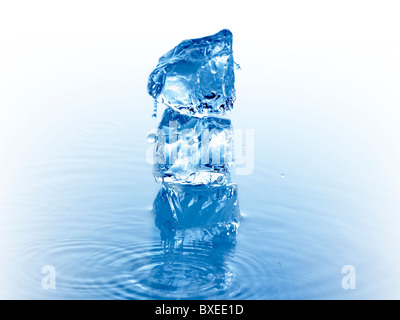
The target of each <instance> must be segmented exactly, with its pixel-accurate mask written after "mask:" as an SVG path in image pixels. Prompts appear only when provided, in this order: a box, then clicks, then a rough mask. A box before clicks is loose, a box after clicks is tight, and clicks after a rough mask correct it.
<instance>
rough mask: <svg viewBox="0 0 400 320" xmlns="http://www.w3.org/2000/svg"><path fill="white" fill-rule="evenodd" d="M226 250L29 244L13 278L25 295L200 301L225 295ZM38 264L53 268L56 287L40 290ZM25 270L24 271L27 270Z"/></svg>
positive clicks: (228, 282) (228, 275)
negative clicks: (27, 264) (24, 262)
mask: <svg viewBox="0 0 400 320" xmlns="http://www.w3.org/2000/svg"><path fill="white" fill-rule="evenodd" d="M229 256H230V249H228V250H226V249H222V250H221V248H219V247H213V245H212V244H211V243H210V244H200V245H185V246H180V247H176V248H172V249H168V248H166V247H165V246H163V245H162V244H161V243H160V242H158V241H157V242H156V241H154V242H147V243H127V242H126V243H121V242H107V241H91V240H90V239H84V238H75V239H74V238H70V239H63V240H60V241H57V242H51V243H50V244H46V243H45V242H44V243H40V244H39V243H38V244H37V245H31V251H30V254H29V255H27V256H26V259H27V261H31V263H32V261H35V264H34V265H35V266H36V267H34V268H29V269H26V268H23V269H21V270H20V274H19V275H18V277H19V278H20V279H22V281H23V282H24V283H25V285H26V286H25V289H26V288H27V285H28V287H29V289H30V290H27V291H25V292H26V295H28V296H31V295H32V293H33V294H35V296H38V295H39V296H40V297H43V298H47V297H49V295H50V294H53V295H55V296H53V297H57V296H59V297H62V298H67V299H74V298H79V299H82V298H86V299H195V298H197V299H204V298H210V297H212V298H224V297H226V296H227V295H228V292H230V291H231V286H232V284H233V281H234V278H235V277H234V274H233V272H232V271H231V270H230V269H229V267H228V265H227V263H226V258H229ZM43 265H53V266H54V267H55V268H56V270H57V290H55V292H54V293H51V292H48V291H45V290H43V289H42V288H41V277H42V275H41V274H40V273H38V272H37V271H38V270H40V269H41V267H42V266H43ZM27 271H28V272H27Z"/></svg>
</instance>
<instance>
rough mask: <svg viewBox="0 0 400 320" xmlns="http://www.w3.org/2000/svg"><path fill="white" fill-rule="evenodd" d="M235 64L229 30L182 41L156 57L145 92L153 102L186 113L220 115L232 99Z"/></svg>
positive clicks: (227, 107) (231, 102) (233, 99)
mask: <svg viewBox="0 0 400 320" xmlns="http://www.w3.org/2000/svg"><path fill="white" fill-rule="evenodd" d="M234 65H235V63H234V61H233V54H232V33H231V32H230V31H229V30H227V29H224V30H221V31H220V32H218V33H216V34H214V35H212V36H208V37H204V38H199V39H191V40H185V41H182V42H181V43H180V44H179V45H178V46H176V47H175V48H174V49H172V50H171V51H169V52H167V53H166V54H164V55H163V56H162V57H161V58H160V59H159V61H158V64H157V67H156V68H155V69H154V71H153V72H152V73H151V74H150V77H149V83H148V92H149V94H150V95H151V96H152V97H153V99H154V100H155V101H156V103H163V104H165V105H167V106H169V107H172V108H174V109H176V110H179V111H181V112H183V113H186V114H191V115H197V116H203V115H209V114H223V113H225V112H226V111H229V110H230V109H232V107H233V103H234V101H235V87H234V83H235V74H234Z"/></svg>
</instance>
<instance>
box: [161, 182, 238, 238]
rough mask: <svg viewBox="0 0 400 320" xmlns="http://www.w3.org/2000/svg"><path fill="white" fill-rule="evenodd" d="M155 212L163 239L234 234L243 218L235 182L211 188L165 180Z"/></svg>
mask: <svg viewBox="0 0 400 320" xmlns="http://www.w3.org/2000/svg"><path fill="white" fill-rule="evenodd" d="M153 211H154V214H155V223H156V225H157V227H158V228H159V229H160V231H161V233H162V238H168V237H173V236H176V235H179V234H180V235H182V236H188V235H191V236H192V237H195V238H201V237H203V239H204V238H205V237H211V238H212V237H214V236H218V235H221V234H228V235H234V234H235V232H236V230H237V227H238V224H239V219H240V210H239V203H238V188H237V185H236V184H228V185H225V186H218V187H209V186H193V185H179V184H167V183H164V184H162V187H161V190H160V191H159V193H158V195H157V198H156V199H155V200H154V205H153ZM183 233H184V234H183Z"/></svg>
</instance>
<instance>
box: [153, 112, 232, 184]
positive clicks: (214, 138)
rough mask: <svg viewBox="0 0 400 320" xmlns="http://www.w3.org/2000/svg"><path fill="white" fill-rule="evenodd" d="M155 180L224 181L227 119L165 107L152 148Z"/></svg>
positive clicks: (227, 160) (229, 160) (228, 137)
mask: <svg viewBox="0 0 400 320" xmlns="http://www.w3.org/2000/svg"><path fill="white" fill-rule="evenodd" d="M154 161H155V165H154V176H155V178H156V180H157V181H159V182H160V181H164V182H178V183H186V184H218V185H221V184H226V183H229V182H230V178H231V176H230V172H229V167H230V166H232V164H233V129H232V125H231V121H230V120H229V119H221V118H214V117H204V118H197V117H191V116H188V115H184V114H181V113H179V112H177V111H174V110H173V109H171V108H168V109H167V110H165V112H164V115H163V118H162V120H161V122H160V124H159V126H158V130H157V142H156V145H155V149H154Z"/></svg>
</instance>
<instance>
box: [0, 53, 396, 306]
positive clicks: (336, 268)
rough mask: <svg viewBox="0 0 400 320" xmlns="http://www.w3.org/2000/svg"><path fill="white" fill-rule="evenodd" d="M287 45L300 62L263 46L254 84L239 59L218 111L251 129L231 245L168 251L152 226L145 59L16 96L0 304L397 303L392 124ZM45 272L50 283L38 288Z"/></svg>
mask: <svg viewBox="0 0 400 320" xmlns="http://www.w3.org/2000/svg"><path fill="white" fill-rule="evenodd" d="M294 49H296V50H297V51H296V52H297V54H298V55H297V59H300V58H298V57H299V56H300V55H301V52H303V51H302V49H301V48H299V47H295V48H293V47H292V48H286V47H285V46H281V47H280V48H279V49H277V50H276V52H275V51H272V53H270V56H269V57H268V62H265V64H264V65H263V66H262V68H264V69H265V70H264V71H265V74H266V75H271V76H270V77H269V78H268V77H267V78H265V81H263V82H261V81H259V80H260V78H257V77H255V75H257V74H259V73H258V72H261V71H262V70H260V68H261V67H260V65H259V62H260V61H261V58H259V59H258V60H257V59H256V60H255V61H254V63H252V62H251V61H252V60H251V59H247V60H246V58H245V57H246V51H242V61H239V62H241V65H242V69H243V71H242V72H243V73H242V74H241V75H238V85H237V92H238V100H237V104H236V105H235V111H234V112H232V114H231V115H230V116H231V119H232V125H233V127H234V128H235V129H243V130H246V129H252V130H254V137H255V148H254V171H253V172H252V173H251V174H249V175H236V176H235V175H234V176H233V178H232V180H233V181H234V182H235V183H237V185H238V199H239V205H240V213H241V216H242V217H241V219H240V226H239V229H238V231H237V234H236V235H234V236H232V237H229V238H228V239H224V238H223V239H210V238H207V237H204V238H201V237H199V236H198V235H196V234H188V235H186V236H185V235H184V236H183V237H181V238H180V239H177V241H176V242H174V241H172V243H171V242H169V243H167V244H166V243H165V238H163V236H162V234H161V232H160V229H159V228H158V227H157V225H156V217H155V214H154V212H153V203H154V201H155V200H156V197H157V194H158V192H159V190H160V187H161V186H160V184H158V183H156V182H155V181H154V178H153V175H152V165H151V164H149V163H148V162H147V161H146V151H147V150H148V148H149V147H150V145H149V143H148V142H147V141H146V137H147V135H148V133H149V132H150V131H151V130H154V129H155V128H156V127H157V124H158V121H159V120H160V119H157V120H153V119H151V109H152V103H151V101H150V99H148V98H147V96H146V95H147V93H146V90H145V89H146V83H145V79H146V77H147V75H148V72H149V70H148V69H151V61H152V58H151V57H150V58H149V59H148V60H146V61H147V62H146V63H145V65H148V66H149V67H148V69H146V68H144V69H146V70H144V69H143V70H141V69H137V70H139V71H138V73H137V74H135V77H134V79H135V80H134V81H133V80H132V79H131V75H132V74H134V70H136V69H135V68H136V67H137V68H139V65H142V64H143V63H142V62H140V63H139V62H137V65H136V64H135V65H129V68H128V70H126V71H125V67H126V65H127V64H128V61H131V58H130V57H129V55H127V56H126V57H123V58H121V59H122V62H121V65H119V66H114V65H112V66H107V68H108V69H107V68H106V67H104V68H105V69H104V71H105V75H103V76H101V75H99V74H97V73H95V72H92V71H91V72H88V74H85V75H84V76H78V75H76V74H73V73H71V74H69V75H68V74H66V75H65V78H64V79H58V78H57V79H58V80H57V79H56V78H54V81H53V82H52V83H47V84H46V85H43V86H42V87H40V88H36V89H35V90H33V89H32V92H31V93H30V94H29V95H27V96H26V97H21V101H20V102H19V104H18V106H17V107H15V108H14V109H13V110H12V111H9V114H8V115H7V121H4V123H3V124H2V127H1V128H0V130H4V131H2V133H4V132H6V133H7V134H3V135H2V140H1V144H0V145H1V147H2V149H1V150H0V151H1V158H0V159H1V164H2V172H1V177H2V179H1V183H0V192H1V193H0V194H1V199H0V200H1V201H0V210H1V216H0V230H1V234H0V239H1V243H0V250H1V260H0V269H1V277H0V280H1V287H0V297H1V298H37V299H75V298H77V299H358V298H368V299H369V298H396V297H397V298H399V296H400V295H399V289H398V288H399V279H400V277H399V271H398V270H400V269H399V268H398V267H399V265H400V263H399V261H400V260H399V250H398V232H397V231H398V226H399V220H398V213H399V202H398V201H399V197H398V195H399V188H398V180H397V179H398V171H397V170H396V163H397V162H396V159H397V158H396V153H395V149H394V148H392V147H391V141H390V138H391V137H393V135H391V133H396V132H397V130H398V127H397V126H395V122H393V121H394V119H395V118H394V117H389V116H387V115H386V116H382V114H383V113H384V112H385V109H382V108H384V106H383V107H382V103H381V100H379V99H378V100H373V99H372V98H370V97H368V96H367V95H362V94H360V92H357V90H359V89H357V87H354V86H353V87H351V86H346V85H345V82H341V83H340V84H338V83H336V82H335V80H334V76H332V75H331V76H329V77H325V75H323V74H320V73H319V71H315V70H314V69H313V66H314V64H315V63H321V65H325V66H328V65H330V64H329V63H328V62H327V61H323V63H322V62H321V61H319V60H318V58H317V56H318V57H323V55H320V54H316V55H315V56H311V58H310V60H308V58H304V57H303V58H304V59H303V60H301V59H300V60H299V61H293V62H288V61H291V60H290V59H288V60H285V61H281V63H282V64H281V65H279V63H277V62H276V61H278V60H276V58H277V57H279V56H281V52H286V54H290V52H292V51H293V50H294ZM132 50H133V49H132ZM285 50H286V51H285ZM313 50H314V49H313ZM313 50H308V49H307V50H305V51H304V52H308V53H309V52H314V51H313ZM116 52H123V50H121V49H118V50H116ZM343 52H345V51H343ZM347 54H349V53H348V51H346V55H347ZM87 56H88V57H87V59H88V60H87V61H86V60H85V61H84V62H85V63H86V62H88V61H90V59H89V58H91V57H92V55H91V54H87ZM356 56H357V57H358V55H356ZM256 58H257V57H256ZM263 58H264V57H263ZM274 58H275V59H274ZM124 59H125V60H124ZM262 61H264V60H262ZM310 61H312V63H311V62H310ZM318 61H319V62H318ZM351 61H356V59H351ZM243 62H244V63H243ZM291 63H292V64H291ZM307 63H309V64H307ZM82 64H83V62H82ZM299 65H305V66H307V68H308V69H307V70H308V71H307V72H302V71H301V70H300V71H299V72H298V73H297V71H296V70H297V69H296V66H299ZM317 69H318V68H317ZM72 70H74V69H72ZM312 70H314V71H315V72H314V73H313V71H312ZM329 70H330V72H332V73H334V71H332V70H333V69H329ZM106 71H107V72H108V73H107V72H106ZM266 71H268V72H266ZM326 72H328V71H326ZM57 74H59V72H57ZM97 77H100V78H99V79H100V80H94V79H97ZM101 79H102V80H101ZM110 79H111V80H110ZM96 81H97V82H96ZM101 81H104V83H106V84H107V85H103V82H101ZM107 81H109V82H107ZM118 81H121V82H118ZM33 83H34V81H33V80H32V83H31V85H32V86H33ZM343 83H344V84H343ZM110 84H115V85H114V86H112V85H110ZM312 85H313V86H312ZM110 88H111V89H110ZM288 88H289V89H290V90H289V89H288ZM317 89H318V90H317ZM261 92H262V93H264V99H263V100H260V99H259V98H260V93H261ZM146 106H147V112H145V111H143V110H146ZM249 111H251V112H249ZM386 112H388V111H387V110H386ZM392 120H393V121H392ZM396 128H397V129H396ZM3 151H4V152H3ZM392 152H393V153H392ZM397 164H398V163H397ZM233 174H234V172H233ZM45 265H51V266H54V268H55V270H56V289H55V290H45V289H43V288H42V278H43V277H44V274H42V272H41V270H42V268H43V266H45ZM346 265H351V266H354V268H355V270H356V271H357V273H356V289H354V290H345V289H344V288H343V287H342V279H343V277H344V276H345V275H344V274H342V272H341V270H342V268H343V267H344V266H346Z"/></svg>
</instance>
